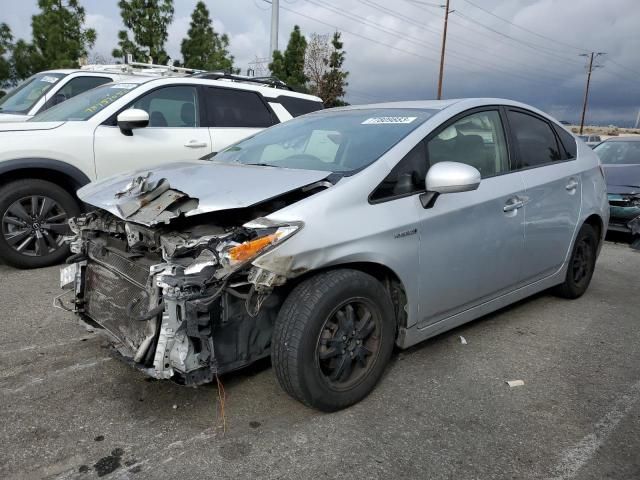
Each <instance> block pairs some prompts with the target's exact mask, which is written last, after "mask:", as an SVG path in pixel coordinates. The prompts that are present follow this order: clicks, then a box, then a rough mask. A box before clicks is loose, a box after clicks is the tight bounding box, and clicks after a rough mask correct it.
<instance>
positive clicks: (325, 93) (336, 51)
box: [320, 32, 349, 107]
mask: <svg viewBox="0 0 640 480" xmlns="http://www.w3.org/2000/svg"><path fill="white" fill-rule="evenodd" d="M331 46H332V47H333V49H332V51H331V55H330V56H329V61H328V67H329V70H328V71H327V72H325V73H324V75H323V76H322V82H321V84H320V98H322V101H323V102H324V106H325V107H339V106H342V105H346V103H345V101H344V100H342V98H343V97H344V95H345V93H346V91H345V89H346V87H347V85H349V84H348V83H347V77H348V76H349V72H345V71H344V70H342V64H343V63H344V59H345V52H344V50H343V44H342V42H341V41H340V32H335V33H334V34H333V39H332V40H331Z"/></svg>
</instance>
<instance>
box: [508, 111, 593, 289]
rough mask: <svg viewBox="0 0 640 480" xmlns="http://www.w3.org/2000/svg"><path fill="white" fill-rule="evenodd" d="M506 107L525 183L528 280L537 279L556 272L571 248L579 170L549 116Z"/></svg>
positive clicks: (578, 200)
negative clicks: (547, 118) (548, 118)
mask: <svg viewBox="0 0 640 480" xmlns="http://www.w3.org/2000/svg"><path fill="white" fill-rule="evenodd" d="M507 110H508V111H507V118H508V122H509V130H510V131H511V136H512V144H513V145H514V150H515V152H517V157H518V167H519V168H520V169H521V172H522V178H523V181H524V186H525V197H526V199H525V206H524V218H525V227H524V231H525V246H524V254H523V256H522V273H523V281H524V282H525V283H532V282H535V281H536V280H539V279H542V278H544V277H546V276H548V275H551V274H552V273H554V272H555V271H557V270H558V269H559V268H560V267H561V266H562V264H563V262H564V260H565V258H566V256H567V254H568V252H569V249H570V247H571V242H572V239H573V237H574V234H575V231H576V225H577V223H578V218H579V217H580V208H581V202H582V193H581V192H582V186H581V184H580V180H581V175H580V168H579V165H578V162H577V161H576V159H575V156H574V158H569V154H568V153H567V151H566V150H565V149H564V147H563V146H562V143H561V142H560V141H559V139H558V136H557V134H556V132H555V130H554V129H553V128H552V126H551V123H550V122H549V121H548V120H546V119H545V118H543V117H541V116H538V115H536V114H535V113H533V112H530V111H528V110H523V109H515V108H509V109H507Z"/></svg>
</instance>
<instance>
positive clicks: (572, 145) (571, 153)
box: [556, 125, 578, 159]
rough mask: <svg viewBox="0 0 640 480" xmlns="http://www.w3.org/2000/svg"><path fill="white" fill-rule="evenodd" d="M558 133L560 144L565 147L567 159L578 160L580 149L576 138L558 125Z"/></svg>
mask: <svg viewBox="0 0 640 480" xmlns="http://www.w3.org/2000/svg"><path fill="white" fill-rule="evenodd" d="M556 132H557V133H558V137H560V143H561V144H562V146H563V147H564V151H565V154H566V158H567V159H570V158H576V154H577V149H578V147H577V145H576V139H575V138H574V136H573V135H571V134H570V133H569V132H567V131H566V130H565V129H564V128H562V127H559V126H557V125H556Z"/></svg>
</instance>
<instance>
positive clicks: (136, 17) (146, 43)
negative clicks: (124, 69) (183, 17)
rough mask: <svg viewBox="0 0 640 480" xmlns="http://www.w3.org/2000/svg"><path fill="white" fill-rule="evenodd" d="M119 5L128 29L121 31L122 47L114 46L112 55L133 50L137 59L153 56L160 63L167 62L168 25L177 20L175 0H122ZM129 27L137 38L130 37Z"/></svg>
mask: <svg viewBox="0 0 640 480" xmlns="http://www.w3.org/2000/svg"><path fill="white" fill-rule="evenodd" d="M118 6H119V7H120V16H121V17H122V23H124V26H125V27H126V28H127V29H128V30H120V31H119V32H118V48H114V49H113V52H112V55H113V56H114V57H116V58H124V57H125V56H126V54H128V53H130V54H132V55H133V59H134V61H136V62H147V61H149V58H151V59H152V60H153V61H154V62H156V63H161V64H165V63H167V60H169V56H168V55H167V52H166V51H165V50H164V44H165V42H166V41H167V36H168V34H167V28H168V27H169V25H170V24H171V22H172V21H173V0H120V1H119V2H118ZM129 31H130V32H132V33H133V40H131V39H129Z"/></svg>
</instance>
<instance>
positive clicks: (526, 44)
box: [455, 10, 579, 64]
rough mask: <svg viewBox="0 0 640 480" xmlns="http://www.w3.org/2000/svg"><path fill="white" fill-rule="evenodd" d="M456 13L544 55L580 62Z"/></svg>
mask: <svg viewBox="0 0 640 480" xmlns="http://www.w3.org/2000/svg"><path fill="white" fill-rule="evenodd" d="M455 13H456V15H457V16H459V17H461V18H464V19H465V20H466V21H468V22H471V23H473V24H476V25H478V26H480V27H482V28H484V29H485V30H488V31H490V32H493V33H495V34H496V35H500V36H501V37H504V38H507V39H509V40H511V41H513V42H517V43H519V44H521V45H523V46H525V47H527V48H529V49H532V50H535V51H537V52H538V53H542V54H544V55H549V56H552V57H555V58H558V59H560V60H562V61H564V62H568V63H575V64H579V62H576V61H574V60H570V59H569V58H567V57H564V56H562V55H558V54H557V53H554V51H550V50H549V49H548V48H546V47H541V46H539V45H535V44H532V43H529V42H526V41H524V40H521V39H519V38H515V37H512V36H511V35H507V34H506V33H503V32H501V31H499V30H496V29H494V28H492V27H489V26H488V25H485V24H483V23H481V22H478V21H477V20H474V19H473V18H471V17H469V16H467V15H465V14H464V13H462V12H460V11H458V10H456V12H455Z"/></svg>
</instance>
